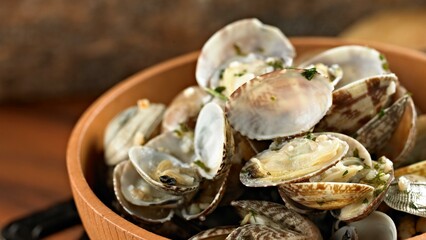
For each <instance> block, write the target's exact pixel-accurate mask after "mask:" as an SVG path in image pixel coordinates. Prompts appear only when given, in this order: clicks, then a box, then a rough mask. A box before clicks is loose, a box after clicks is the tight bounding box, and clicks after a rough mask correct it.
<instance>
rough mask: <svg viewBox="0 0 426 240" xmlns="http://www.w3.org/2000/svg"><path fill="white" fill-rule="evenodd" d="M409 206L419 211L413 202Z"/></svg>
mask: <svg viewBox="0 0 426 240" xmlns="http://www.w3.org/2000/svg"><path fill="white" fill-rule="evenodd" d="M408 205H409V206H410V208H413V209H415V210H417V209H418V207H417V206H416V204H414V203H413V202H410V203H409V204H408Z"/></svg>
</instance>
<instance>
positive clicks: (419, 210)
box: [385, 175, 426, 217]
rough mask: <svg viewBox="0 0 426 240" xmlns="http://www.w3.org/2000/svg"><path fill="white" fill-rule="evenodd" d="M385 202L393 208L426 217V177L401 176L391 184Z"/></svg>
mask: <svg viewBox="0 0 426 240" xmlns="http://www.w3.org/2000/svg"><path fill="white" fill-rule="evenodd" d="M385 203H386V204H387V205H388V206H389V207H391V208H393V209H396V210H399V211H403V212H407V213H410V214H413V215H417V216H421V217H426V177H423V176H419V175H404V176H401V177H399V178H398V180H396V181H394V182H393V183H392V184H391V185H390V186H389V190H388V192H387V194H386V197H385Z"/></svg>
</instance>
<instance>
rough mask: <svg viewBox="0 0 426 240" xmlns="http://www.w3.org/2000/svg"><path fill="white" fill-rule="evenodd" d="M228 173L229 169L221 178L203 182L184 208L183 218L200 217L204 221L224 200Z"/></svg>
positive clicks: (182, 211)
mask: <svg viewBox="0 0 426 240" xmlns="http://www.w3.org/2000/svg"><path fill="white" fill-rule="evenodd" d="M228 175H229V169H228V171H227V172H226V173H225V174H223V175H222V177H221V178H218V179H216V180H206V181H204V182H202V183H201V186H200V188H199V190H198V191H197V193H196V194H195V196H194V197H192V198H191V201H190V202H189V204H187V205H186V206H184V207H183V208H182V210H181V214H182V216H183V218H184V219H186V220H191V219H196V218H199V219H200V220H201V221H204V220H205V219H206V216H207V215H209V214H210V213H211V212H213V211H214V210H215V209H216V208H217V206H218V205H219V203H220V201H221V200H222V197H223V196H224V194H225V191H226V186H227V180H228Z"/></svg>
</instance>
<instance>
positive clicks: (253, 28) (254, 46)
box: [195, 18, 295, 88]
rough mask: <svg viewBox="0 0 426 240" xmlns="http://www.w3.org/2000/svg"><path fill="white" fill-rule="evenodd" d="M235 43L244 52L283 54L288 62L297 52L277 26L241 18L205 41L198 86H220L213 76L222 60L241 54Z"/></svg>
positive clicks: (197, 69) (278, 55) (271, 54)
mask: <svg viewBox="0 0 426 240" xmlns="http://www.w3.org/2000/svg"><path fill="white" fill-rule="evenodd" d="M235 46H238V47H239V48H240V49H241V51H243V52H244V53H256V52H257V53H259V54H261V55H263V56H268V57H279V58H282V59H283V60H284V61H285V63H286V64H285V65H286V66H289V65H291V63H292V60H293V57H294V56H295V50H294V47H293V45H292V44H291V43H290V41H289V40H288V39H287V37H286V36H285V35H284V34H283V33H282V32H281V31H280V30H279V29H278V28H276V27H273V26H270V25H266V24H263V23H262V22H260V21H259V20H258V19H255V18H251V19H243V20H239V21H236V22H233V23H231V24H228V25H227V26H225V27H224V28H222V29H220V30H219V31H218V32H216V33H215V34H214V35H213V36H211V37H210V38H209V40H208V41H207V42H206V43H205V44H204V46H203V48H202V49H201V54H200V56H199V58H198V61H197V67H196V71H195V75H196V79H197V82H198V85H199V86H201V87H212V88H215V87H217V86H212V84H211V83H210V79H211V78H212V77H213V74H214V73H215V72H216V71H217V70H218V68H219V67H220V66H221V65H222V64H224V63H225V62H226V61H228V60H229V59H232V58H233V57H235V56H237V55H238V53H237V52H236V51H235Z"/></svg>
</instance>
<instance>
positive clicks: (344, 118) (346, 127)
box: [315, 74, 398, 135]
mask: <svg viewBox="0 0 426 240" xmlns="http://www.w3.org/2000/svg"><path fill="white" fill-rule="evenodd" d="M397 81H398V79H397V77H396V76H395V74H386V75H378V76H373V77H369V78H366V79H361V80H358V81H356V82H353V83H350V84H348V85H346V86H344V87H342V88H340V89H337V90H336V91H334V92H333V105H332V106H331V108H330V110H329V111H328V113H327V115H325V117H324V118H323V119H321V121H320V122H319V123H318V124H317V125H316V126H315V131H319V132H323V131H332V132H340V133H344V134H347V135H352V134H354V133H355V132H356V131H357V130H358V129H359V128H361V127H362V126H364V125H365V124H366V123H367V122H368V121H370V120H371V119H372V118H373V117H374V116H376V115H377V114H378V113H379V112H380V110H381V109H383V108H384V107H386V106H387V104H388V103H389V102H390V100H391V95H392V94H394V93H395V91H396V85H397Z"/></svg>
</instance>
